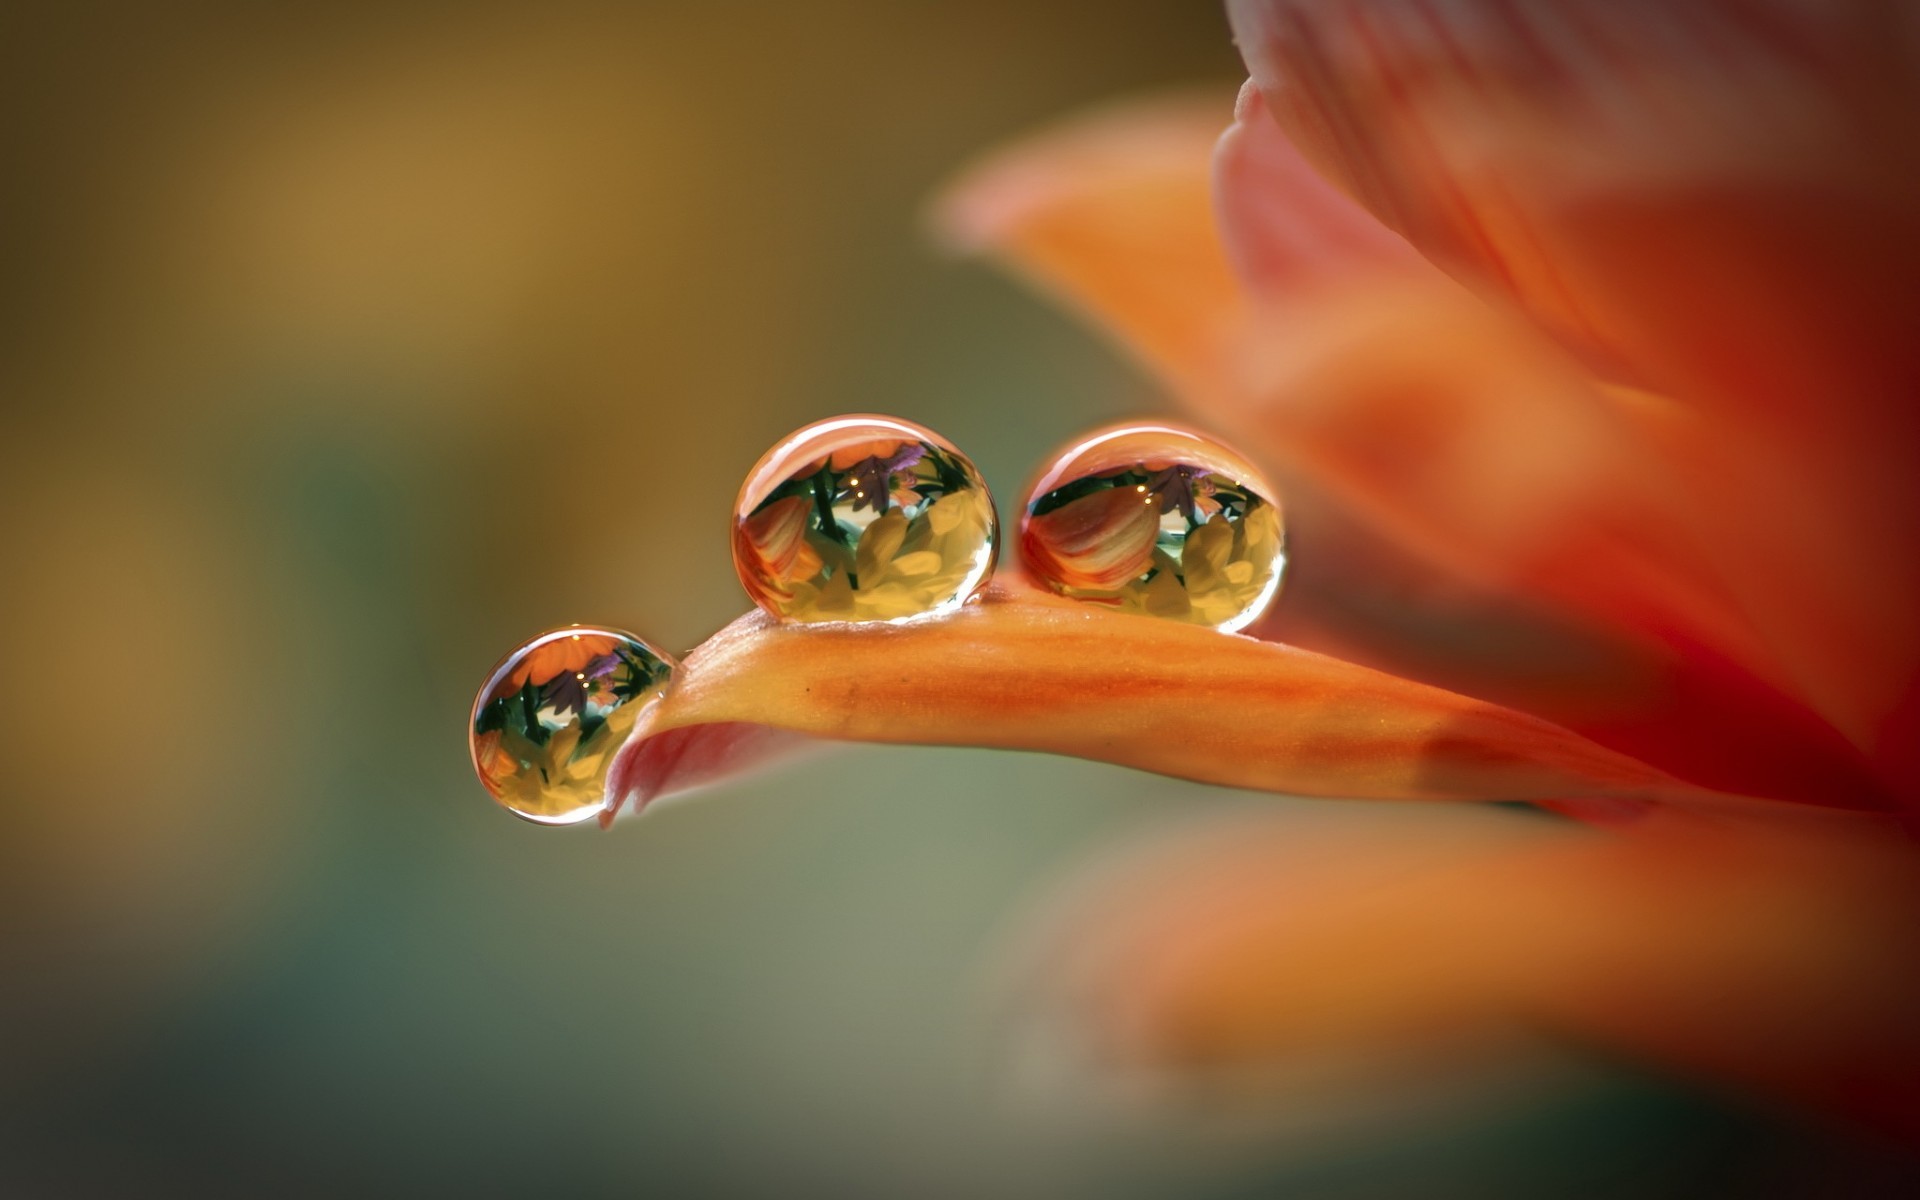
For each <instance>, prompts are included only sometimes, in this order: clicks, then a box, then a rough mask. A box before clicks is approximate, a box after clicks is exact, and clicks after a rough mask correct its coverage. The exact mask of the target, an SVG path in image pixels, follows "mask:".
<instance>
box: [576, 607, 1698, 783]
mask: <svg viewBox="0 0 1920 1200" xmlns="http://www.w3.org/2000/svg"><path fill="white" fill-rule="evenodd" d="M753 727H760V728H764V729H770V730H776V731H785V732H787V733H792V734H805V735H810V736H813V737H819V738H830V739H841V740H850V741H874V742H896V743H917V744H928V745H951V746H985V747H995V748H1000V749H1009V750H1038V751H1046V752H1050V753H1055V754H1066V755H1072V756H1075V757H1079V758H1089V759H1095V760H1098V761H1102V762H1110V763H1116V764H1119V765H1122V766H1128V767H1135V768H1138V769H1141V770H1147V771H1155V772H1159V773H1161V774H1165V775H1173V776H1177V777H1179V778H1183V779H1193V780H1199V781H1201V782H1206V783H1220V784H1227V785H1231V786H1236V787H1248V788H1259V789H1263V790H1267V791H1276V792H1293V793H1303V794H1312V795H1325V796H1354V797H1398V798H1409V799H1462V800H1464V799H1532V798H1539V797H1575V796H1609V797H1612V796H1622V797H1645V798H1656V797H1674V796H1683V795H1687V794H1689V792H1688V789H1686V788H1685V787H1684V786H1683V785H1680V784H1678V783H1676V782H1675V781H1674V780H1672V779H1671V778H1670V777H1668V776H1666V775H1664V774H1662V773H1661V772H1659V771H1656V770H1654V769H1653V768H1651V767H1648V766H1646V765H1644V764H1642V763H1639V762H1636V761H1634V760H1633V759H1630V758H1627V757H1625V756H1623V755H1620V754H1616V753H1614V752H1612V751H1609V750H1606V749H1603V748H1602V747H1600V746H1597V745H1594V744H1593V743H1591V742H1589V741H1587V740H1586V739H1584V738H1581V737H1579V736H1578V735H1576V734H1573V733H1570V732H1569V731H1567V730H1565V729H1562V728H1560V727H1558V726H1555V725H1551V724H1549V723H1547V722H1545V721H1542V720H1540V719H1538V718H1536V717H1530V716H1527V715H1525V714H1522V713H1517V712H1513V711H1511V710H1508V709H1503V708H1500V707H1498V706H1496V705H1491V704H1486V703H1483V702H1481V701H1478V700H1473V699H1469V698H1468V697H1465V696H1459V695H1455V694H1453V693H1451V692H1444V691H1441V690H1439V689H1437V688H1432V687H1427V686H1425V685H1422V684H1418V683H1413V682H1410V681H1408V680H1404V679H1399V678H1396V677H1394V676H1391V675H1385V674H1382V673H1380V672H1377V671H1372V670H1368V669H1367V668H1364V667H1359V666H1355V665H1353V664H1351V663H1346V662H1342V661H1340V660H1338V659H1333V658H1328V657H1325V656H1323V655H1319V654H1313V653H1310V652H1308V651H1304V650H1298V649H1294V648H1292V647H1289V646H1282V645H1278V644H1275V643H1271V642H1260V641H1255V640H1253V639H1251V638H1243V637H1237V636H1234V635H1229V634H1221V633H1217V632H1215V631H1213V630H1210V629H1204V628H1199V627H1196V626H1192V625H1187V624H1183V623H1179V622H1173V621H1160V620H1155V619H1152V618H1148V617H1138V616H1128V615H1120V614H1114V613H1110V612H1106V611H1104V610H1099V609H1095V608H1092V607H1091V606H1088V605H1084V604H1079V603H1076V602H1073V601H1070V600H1062V599H1057V598H1054V597H1051V596H1043V595H1041V594H1039V593H1038V592H1035V591H1032V590H1031V589H1027V588H1019V589H1017V590H1016V589H1015V588H1012V587H1009V586H1007V585H1004V584H1002V585H996V586H995V587H994V588H993V589H992V590H991V591H990V592H989V593H988V595H987V596H986V597H985V599H984V601H983V602H981V603H977V604H972V605H969V606H968V607H966V608H964V609H962V610H961V611H959V612H957V613H953V614H950V615H947V616H943V617H940V618H936V619H931V620H926V621H920V622H912V623H907V624H903V625H898V626H888V627H886V628H876V627H873V626H870V625H849V624H822V625H814V626H798V625H781V624H778V623H775V622H774V621H772V620H771V619H769V618H767V617H766V616H765V615H764V614H762V613H758V612H755V613H751V614H748V615H747V616H745V617H742V618H741V619H739V620H738V621H735V622H734V623H733V624H732V625H730V626H728V627H727V628H726V629H724V630H722V631H721V632H720V633H718V634H716V635H715V636H714V637H713V638H711V639H709V640H708V641H707V642H706V643H705V644H704V645H702V646H701V647H700V648H699V649H697V650H695V651H694V652H693V653H691V654H689V655H688V656H687V658H686V660H685V662H684V663H683V664H682V671H681V673H680V674H679V675H678V676H677V677H676V679H675V682H674V685H673V687H672V689H671V690H670V691H669V692H668V693H667V695H666V696H665V697H664V698H663V699H662V700H661V702H660V703H659V704H658V705H656V706H655V707H654V708H653V709H652V710H650V711H649V713H648V716H647V717H646V719H645V723H644V724H643V726H642V727H641V729H639V730H638V731H637V732H636V733H635V736H634V739H633V740H632V741H631V742H629V743H628V744H627V745H626V746H625V747H624V748H623V749H622V750H621V752H620V756H619V758H618V759H617V760H616V763H615V765H614V767H613V773H612V776H611V781H610V784H609V789H610V795H611V797H612V802H613V804H614V805H615V806H616V807H617V806H618V805H619V804H621V803H627V802H631V803H633V804H634V805H635V806H636V807H637V806H640V805H644V804H645V803H646V802H647V801H649V800H651V799H653V798H654V797H655V796H656V795H659V794H664V793H667V792H671V791H674V790H678V788H679V787H680V785H681V780H680V779H679V778H678V775H677V772H676V771H675V770H674V769H673V767H672V764H671V762H669V761H668V759H669V758H670V757H677V756H681V755H690V756H692V758H693V759H694V760H698V761H699V762H700V763H701V764H702V770H703V772H704V773H705V774H706V775H713V774H718V773H721V772H723V771H724V769H725V766H726V761H725V760H726V753H725V747H719V748H718V749H716V747H715V746H714V745H713V744H712V740H713V739H719V738H726V739H736V738H740V739H744V738H746V737H747V735H746V734H745V733H744V732H743V730H745V729H751V728H753ZM696 731H698V732H696ZM669 735H674V736H673V740H672V742H671V743H663V742H662V739H664V738H667V737H668V736H669ZM650 743H652V744H651V745H650ZM662 744H667V745H668V747H669V749H667V750H663V749H662V748H661V745H662ZM755 749H756V751H757V750H758V749H759V747H758V746H756V747H755ZM669 750H670V751H671V754H669Z"/></svg>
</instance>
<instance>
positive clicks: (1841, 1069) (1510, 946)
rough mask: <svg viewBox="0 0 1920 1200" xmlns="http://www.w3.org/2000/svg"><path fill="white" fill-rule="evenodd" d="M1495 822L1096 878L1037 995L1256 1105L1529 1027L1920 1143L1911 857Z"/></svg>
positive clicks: (1111, 1042) (1653, 824)
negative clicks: (1201, 1072)
mask: <svg viewBox="0 0 1920 1200" xmlns="http://www.w3.org/2000/svg"><path fill="white" fill-rule="evenodd" d="M1397 815H1398V816H1399V817H1401V818H1404V817H1405V816H1406V814H1397ZM1479 824H1480V826H1481V828H1478V829H1476V828H1474V827H1473V826H1472V825H1469V826H1467V827H1466V829H1465V830H1464V831H1463V830H1462V829H1461V828H1459V827H1458V826H1455V827H1449V828H1441V829H1437V830H1432V829H1423V828H1422V827H1421V823H1420V822H1417V821H1416V822H1410V823H1408V824H1406V825H1404V826H1403V825H1402V823H1401V821H1398V820H1396V821H1395V822H1393V823H1392V824H1391V826H1390V827H1385V828H1380V829H1374V830H1359V831H1356V830H1352V829H1347V830H1335V831H1329V830H1324V829H1323V830H1320V831H1317V832H1316V831H1315V830H1314V829H1312V828H1311V827H1310V826H1306V827H1303V822H1302V821H1300V820H1298V819H1291V820H1285V821H1273V820H1271V819H1268V820H1266V821H1264V822H1249V821H1247V820H1245V819H1240V820H1235V821H1231V822H1229V823H1228V827H1227V828H1225V829H1214V830H1210V831H1208V833H1207V834H1206V835H1205V836H1203V837H1199V838H1196V839H1193V840H1191V841H1190V842H1189V843H1188V844H1186V845H1181V846H1177V847H1176V848H1175V849H1174V850H1172V851H1167V850H1165V849H1164V848H1163V849H1159V850H1157V851H1156V852H1155V853H1154V854H1153V855H1152V856H1151V857H1148V858H1145V859H1144V860H1141V861H1134V862H1130V863H1126V864H1123V865H1121V866H1119V867H1115V868H1109V869H1108V870H1107V871H1106V872H1105V873H1104V874H1103V875H1101V876H1100V877H1099V878H1097V879H1095V880H1093V881H1090V882H1088V883H1083V884H1082V885H1081V886H1080V888H1079V889H1078V890H1077V891H1076V892H1075V893H1073V894H1072V895H1071V897H1070V900H1069V901H1068V902H1067V903H1065V904H1063V905H1062V906H1061V908H1060V910H1059V911H1057V912H1056V914H1055V916H1054V918H1053V920H1052V921H1051V922H1049V923H1048V925H1049V928H1048V931H1047V933H1046V935H1045V936H1044V937H1042V938H1041V939H1040V942H1041V943H1042V944H1040V945H1039V946H1037V947H1035V948H1034V951H1035V952H1034V953H1033V958H1034V960H1035V961H1036V962H1038V963H1042V964H1045V965H1044V967H1043V968H1042V973H1043V974H1044V976H1045V978H1044V979H1043V980H1042V981H1041V983H1042V987H1043V990H1044V991H1045V994H1046V995H1050V996H1058V997H1060V999H1056V1000H1053V1001H1052V1004H1054V1005H1058V1004H1061V1003H1071V1002H1073V1000H1074V998H1077V997H1088V998H1091V1000H1092V1004H1093V1007H1092V1008H1091V1009H1090V1010H1087V1009H1082V1010H1077V1011H1069V1012H1066V1013H1062V1014H1060V1017H1061V1018H1064V1019H1065V1022H1067V1023H1072V1024H1081V1025H1084V1024H1085V1023H1087V1022H1091V1023H1092V1025H1093V1028H1092V1030H1091V1031H1090V1033H1091V1039H1090V1040H1091V1041H1092V1043H1093V1044H1094V1045H1096V1046H1102V1045H1104V1046H1106V1047H1108V1049H1109V1053H1110V1054H1111V1055H1113V1056H1114V1057H1115V1058H1116V1059H1117V1060H1118V1061H1117V1062H1115V1063H1114V1064H1112V1065H1114V1066H1118V1067H1126V1066H1128V1065H1133V1066H1136V1067H1140V1066H1144V1067H1147V1068H1149V1069H1155V1068H1157V1069H1169V1068H1171V1069H1178V1070H1182V1071H1191V1070H1192V1069H1194V1068H1196V1067H1206V1066H1212V1065H1224V1066H1231V1067H1233V1068H1234V1074H1235V1078H1237V1079H1240V1080H1241V1081H1243V1083H1244V1082H1245V1081H1246V1080H1247V1078H1248V1071H1247V1068H1248V1067H1249V1066H1253V1065H1257V1064H1260V1063H1262V1062H1276V1063H1277V1062H1286V1061H1294V1060H1296V1059H1298V1058H1299V1057H1300V1056H1302V1055H1308V1056H1311V1055H1312V1054H1314V1053H1315V1052H1328V1051H1333V1052H1338V1051H1341V1050H1345V1051H1347V1052H1355V1051H1358V1050H1362V1049H1366V1050H1371V1051H1372V1052H1374V1053H1376V1054H1377V1053H1379V1052H1380V1051H1381V1049H1382V1048H1386V1049H1389V1050H1394V1051H1398V1052H1400V1053H1403V1054H1412V1053H1416V1052H1417V1051H1418V1049H1419V1048H1421V1047H1432V1046H1443V1045H1445V1044H1446V1043H1447V1042H1449V1041H1450V1040H1453V1041H1457V1040H1460V1039H1468V1038H1471V1037H1473V1036H1474V1035H1476V1034H1478V1033H1483V1032H1486V1031H1490V1030H1494V1029H1500V1028H1510V1027H1512V1026H1513V1025H1514V1024H1515V1023H1516V1022H1517V1023H1520V1024H1522V1025H1527V1026H1531V1027H1533V1028H1534V1029H1536V1030H1539V1031H1542V1032H1546V1033H1549V1034H1552V1035H1556V1036H1561V1037H1569V1038H1576V1039H1578V1040H1580V1041H1582V1042H1585V1043H1587V1044H1589V1045H1597V1046H1599V1047H1601V1048H1605V1049H1611V1050H1613V1051H1616V1052H1619V1053H1623V1054H1626V1055H1629V1056H1632V1057H1634V1058H1637V1059H1639V1060H1641V1061H1642V1062H1643V1063H1647V1064H1650V1065H1655V1066H1659V1067H1662V1068H1664V1069H1667V1070H1672V1071H1678V1072H1680V1073H1683V1074H1690V1075H1697V1076H1699V1077H1700V1078H1702V1079H1706V1080H1711V1081H1714V1082H1715V1083H1717V1084H1718V1085H1720V1086H1727V1085H1733V1086H1735V1087H1741V1088H1746V1089H1751V1090H1753V1091H1754V1092H1756V1093H1758V1094H1761V1095H1765V1096H1771V1097H1774V1098H1775V1099H1777V1100H1783V1101H1789V1102H1793V1103H1797V1104H1803V1105H1809V1106H1814V1107H1818V1108H1822V1109H1826V1110H1829V1111H1832V1112H1835V1113H1837V1114H1842V1115H1845V1116H1847V1117H1849V1118H1852V1119H1854V1120H1857V1121H1861V1122H1865V1123H1868V1124H1871V1125H1877V1126H1879V1127H1880V1128H1882V1129H1883V1130H1885V1131H1887V1132H1890V1133H1893V1134H1895V1135H1898V1136H1903V1137H1906V1138H1920V1036H1917V1035H1916V1033H1915V1030H1914V1027H1913V1023H1912V1020H1911V1016H1912V1013H1913V1012H1914V1011H1915V1009H1916V1006H1920V977H1916V973H1915V972H1914V970H1913V966H1912V964H1913V957H1912V950H1913V938H1914V934H1913V929H1914V928H1915V927H1916V922H1920V886H1917V885H1916V879H1920V872H1916V871H1915V867H1916V866H1920V863H1916V861H1915V860H1914V856H1913V854H1912V851H1911V848H1910V847H1906V846H1902V845H1899V844H1897V843H1890V842H1889V841H1888V840H1886V839H1885V838H1883V837H1881V836H1879V831H1878V830H1877V828H1871V827H1870V826H1871V825H1872V823H1871V822H1868V821H1862V820H1857V819H1853V818H1849V819H1847V820H1846V821H1840V820H1835V819H1829V818H1822V819H1819V820H1816V821H1807V820H1805V819H1804V818H1801V817H1799V816H1798V814H1794V815H1792V816H1785V815H1783V814H1779V813H1772V812H1770V813H1766V814H1764V815H1754V814H1744V815H1742V816H1739V817H1731V816H1725V815H1690V814H1681V813H1677V812H1675V811H1673V810H1662V811H1661V812H1659V813H1656V814H1655V815H1652V816H1648V817H1645V818H1643V819H1641V820H1639V821H1636V822H1633V823H1631V824H1629V825H1626V826H1623V827H1622V828H1621V829H1619V830H1618V831H1610V832H1598V831H1591V830H1581V829H1579V828H1578V827H1575V826H1571V825H1565V826H1558V827H1549V826H1545V825H1542V824H1540V823H1537V822H1515V821H1505V822H1499V821H1491V820H1489V821H1483V822H1480V823H1479Z"/></svg>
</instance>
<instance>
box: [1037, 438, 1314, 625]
mask: <svg viewBox="0 0 1920 1200" xmlns="http://www.w3.org/2000/svg"><path fill="white" fill-rule="evenodd" d="M1020 556H1021V562H1022V564H1023V565H1024V566H1025V568H1026V571H1027V573H1028V575H1029V576H1031V577H1032V578H1033V580H1034V581H1035V582H1036V583H1038V584H1040V585H1041V586H1043V587H1046V588H1049V589H1051V590H1052V591H1054V592H1056V593H1058V594H1060V595H1062V596H1068V597H1071V598H1073V599H1075V600H1083V601H1086V602H1088V603H1090V604H1098V605H1102V606H1105V607H1108V608H1112V609H1114V610H1115V611H1118V612H1127V613H1138V614H1143V615H1146V616H1154V617H1162V618H1167V619H1171V620H1176V621H1186V622H1190V623H1192V624H1196V625H1210V626H1212V627H1213V628H1215V629H1220V630H1225V631H1227V632H1233V631H1236V630H1240V629H1244V628H1245V627H1246V626H1248V625H1250V624H1252V623H1253V622H1254V621H1255V620H1257V619H1258V618H1259V617H1260V615H1261V614H1262V613H1264V612H1265V611H1266V610H1267V608H1268V607H1269V606H1270V605H1271V604H1272V603H1273V599H1274V597H1275V596H1276V595H1277V594H1278V593H1279V590H1280V581H1281V576H1282V575H1283V574H1284V572H1285V570H1286V534H1285V527H1284V524H1283V522H1282V519H1281V512H1280V507H1279V505H1278V504H1276V503H1275V502H1274V492H1273V489H1272V487H1271V486H1270V485H1269V484H1268V483H1267V482H1266V480H1265V479H1264V477H1263V476H1262V475H1261V474H1260V472H1259V471H1258V470H1257V469H1256V468H1255V467H1254V466H1253V464H1251V463H1249V462H1248V461H1247V460H1246V459H1245V458H1243V457H1241V456H1240V455H1239V454H1238V453H1237V452H1235V451H1234V450H1233V449H1231V448H1230V447H1228V446H1225V445H1223V444H1221V443H1220V442H1219V441H1217V440H1215V439H1213V438H1210V437H1208V436H1206V435H1205V434H1202V433H1198V432H1196V431H1194V430H1191V429H1187V428H1185V427H1183V426H1179V425H1173V424H1161V423H1154V424H1128V425H1120V426H1115V427H1113V428H1110V429H1105V430H1102V431H1100V432H1097V433H1094V434H1090V435H1088V436H1087V437H1085V438H1082V439H1080V440H1078V441H1076V442H1074V443H1073V444H1072V445H1070V446H1068V447H1067V448H1066V449H1064V450H1062V451H1061V452H1060V453H1059V454H1058V455H1056V456H1055V457H1054V459H1053V461H1052V462H1051V463H1050V464H1049V465H1048V466H1047V468H1046V469H1045V470H1043V471H1042V472H1041V473H1040V476H1039V478H1038V479H1037V480H1036V481H1035V483H1034V485H1033V487H1032V488H1030V489H1029V490H1028V499H1027V503H1026V505H1025V506H1024V507H1023V508H1022V510H1021V519H1020Z"/></svg>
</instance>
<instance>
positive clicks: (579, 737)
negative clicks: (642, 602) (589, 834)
mask: <svg viewBox="0 0 1920 1200" xmlns="http://www.w3.org/2000/svg"><path fill="white" fill-rule="evenodd" d="M676 670H678V664H677V663H675V662H674V660H673V659H672V658H671V657H670V656H668V655H666V654H664V653H662V652H661V651H659V650H657V649H655V648H654V647H652V646H650V645H648V644H647V643H646V642H644V641H642V640H641V639H639V638H637V637H635V636H634V635H632V634H630V633H626V632H624V631H622V630H618V629H605V628H599V627H594V626H585V625H574V626H570V627H568V628H566V629H556V630H554V631H553V632H551V633H543V634H541V635H540V636H539V637H536V638H534V639H532V640H531V641H529V642H526V643H525V644H523V645H521V646H519V647H518V648H516V649H515V650H514V651H513V653H511V654H509V655H507V656H506V657H505V658H504V659H501V660H500V663H499V665H497V666H496V667H494V668H493V670H492V672H491V673H489V674H488V676H487V681H486V682H485V683H484V684H482V685H481V687H480V692H479V695H478V696H476V697H475V698H474V702H473V717H472V720H471V721H470V722H469V724H468V741H469V747H470V749H471V751H472V754H473V769H474V770H475V771H476V772H477V773H478V774H479V776H480V782H481V783H482V784H484V785H485V786H486V789H487V791H488V792H489V793H490V794H491V795H492V796H493V798H494V799H495V800H497V801H499V802H500V805H501V807H503V808H505V809H506V810H507V811H508V812H510V813H512V814H514V815H515V816H517V817H524V818H526V819H527V820H529V821H534V822H537V823H539V824H542V825H572V824H575V823H577V822H580V821H587V820H591V819H593V818H594V817H596V816H598V815H599V813H600V810H601V807H602V806H603V805H604V803H605V802H606V788H607V768H608V766H609V765H611V764H612V762H613V755H614V752H615V751H617V750H618V749H619V748H620V747H621V745H622V744H624V743H625V742H626V740H627V738H628V736H629V735H631V734H632V733H633V728H634V723H635V722H636V721H638V720H639V718H640V715H641V714H642V713H643V712H645V711H646V710H647V709H648V708H649V707H650V706H651V705H652V704H653V702H654V701H655V700H657V699H659V698H660V694H661V693H662V692H663V691H665V690H666V687H667V684H668V683H669V682H670V681H671V680H672V678H673V675H674V672H675V671H676Z"/></svg>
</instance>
